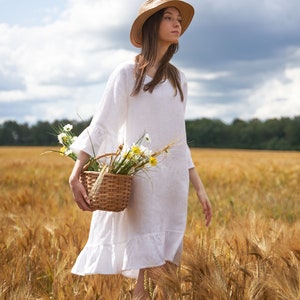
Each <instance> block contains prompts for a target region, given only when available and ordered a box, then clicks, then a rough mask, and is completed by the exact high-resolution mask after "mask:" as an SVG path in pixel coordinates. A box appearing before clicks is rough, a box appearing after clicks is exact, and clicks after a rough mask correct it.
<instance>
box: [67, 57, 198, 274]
mask: <svg viewBox="0 0 300 300" xmlns="http://www.w3.org/2000/svg"><path fill="white" fill-rule="evenodd" d="M180 78H181V86H182V90H183V93H184V101H181V98H180V93H179V92H177V94H176V92H175V90H174V88H173V87H172V85H171V83H170V82H169V80H166V81H164V82H162V83H160V84H159V85H158V86H156V88H155V89H154V91H153V92H152V93H149V92H144V91H141V92H140V93H139V94H138V95H137V96H131V92H132V89H133V86H134V64H133V63H124V64H122V65H120V66H118V67H117V68H116V69H115V71H114V72H113V73H112V75H111V76H110V78H109V80H108V82H107V85H106V88H105V91H104V94H103V97H102V100H101V102H100V105H99V107H98V109H97V110H96V112H95V115H94V117H93V119H92V122H91V124H90V126H89V127H88V128H87V129H85V130H84V131H83V132H82V133H81V135H80V136H79V137H78V138H77V140H76V141H75V143H74V144H73V145H72V149H73V151H74V152H76V153H79V151H80V150H82V151H84V152H86V153H88V154H90V155H91V156H95V155H99V154H103V153H109V152H115V151H116V149H117V148H118V146H119V145H120V144H123V143H124V145H125V146H129V147H130V146H131V145H132V144H134V143H135V142H136V141H137V140H138V139H139V138H140V137H141V135H142V134H143V133H144V132H147V133H148V134H149V136H150V138H151V143H150V144H149V145H148V144H147V145H145V146H146V147H148V148H149V149H151V150H153V151H155V150H159V149H162V148H163V147H164V146H166V145H167V144H169V143H174V145H173V146H172V147H171V149H170V151H169V153H167V154H164V155H162V156H159V157H158V164H157V166H156V167H153V168H151V169H150V171H147V173H143V172H140V173H138V174H137V175H135V176H134V179H133V191H132V197H131V199H130V201H129V206H128V207H127V208H126V209H125V210H124V211H122V212H118V213H115V212H104V211H94V212H93V213H92V220H91V225H90V232H89V237H88V241H87V243H86V245H85V247H84V248H83V250H82V251H81V253H80V254H79V256H78V258H77V260H76V263H75V265H74V266H73V268H72V273H74V274H78V275H89V274H117V273H122V274H123V275H125V276H128V277H137V275H138V271H139V269H141V268H146V267H155V266H161V265H163V264H164V263H165V262H166V261H170V262H173V263H175V264H177V265H178V264H179V261H180V256H181V252H182V242H183V236H184V232H185V227H186V216H187V198H188V188H189V172H188V170H189V168H192V167H193V162H192V159H191V155H190V150H189V148H188V146H187V142H186V131H185V119H184V113H185V106H186V100H187V83H186V78H185V76H184V74H183V73H181V72H180ZM150 80H151V78H150V77H148V76H146V78H145V83H147V82H149V81H150Z"/></svg>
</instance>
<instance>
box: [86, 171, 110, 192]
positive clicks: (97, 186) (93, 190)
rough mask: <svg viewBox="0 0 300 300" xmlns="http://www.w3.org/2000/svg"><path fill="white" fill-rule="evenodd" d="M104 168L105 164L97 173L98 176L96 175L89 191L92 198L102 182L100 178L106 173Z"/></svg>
mask: <svg viewBox="0 0 300 300" xmlns="http://www.w3.org/2000/svg"><path fill="white" fill-rule="evenodd" d="M106 170H107V166H104V167H103V168H102V170H101V171H100V173H99V176H98V177H97V179H96V181H95V183H94V185H93V187H92V189H91V191H90V195H89V196H90V197H91V198H92V197H93V196H94V195H96V194H97V193H98V192H99V189H100V187H101V183H102V180H103V178H104V175H105V173H106Z"/></svg>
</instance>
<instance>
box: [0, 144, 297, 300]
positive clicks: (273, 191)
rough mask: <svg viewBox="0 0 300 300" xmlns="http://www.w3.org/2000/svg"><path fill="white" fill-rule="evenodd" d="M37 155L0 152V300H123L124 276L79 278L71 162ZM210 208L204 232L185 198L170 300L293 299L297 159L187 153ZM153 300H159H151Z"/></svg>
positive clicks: (84, 222)
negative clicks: (184, 219)
mask: <svg viewBox="0 0 300 300" xmlns="http://www.w3.org/2000/svg"><path fill="white" fill-rule="evenodd" d="M45 150H46V149H44V148H39V147H36V148H29V147H28V148H26V147H25V148H9V147H3V148H0V188H1V193H0V202H1V207H0V222H1V229H0V249H1V255H0V265H1V266H2V268H1V272H0V299H9V300H10V299H16V300H17V299H18V300H19V299H87V300H88V299H109V300H110V299H125V300H126V299H130V293H129V290H130V289H132V288H133V286H134V281H133V280H129V279H126V278H124V277H122V276H121V275H115V276H100V275H96V276H87V277H78V276H75V275H71V274H70V269H71V267H72V265H73V263H74V261H75V259H76V257H77V255H78V253H79V251H80V249H81V248H82V247H83V246H84V244H85V242H86V239H87V234H88V228H89V222H90V213H83V212H81V211H80V210H79V209H78V208H77V206H76V205H75V204H74V202H73V200H72V196H71V193H70V190H69V187H68V176H69V173H70V171H71V168H72V165H73V162H72V161H71V160H69V159H67V158H64V157H60V156H59V155H57V154H48V155H40V154H41V153H42V152H43V151H45ZM192 155H193V158H194V161H195V164H196V167H197V169H198V171H199V173H200V175H201V177H202V179H203V182H204V184H205V186H206V188H207V192H208V194H209V196H210V199H211V201H212V203H213V209H214V219H213V223H212V225H211V226H210V227H209V228H208V229H206V228H205V227H204V225H203V224H204V222H203V216H202V212H201V207H200V204H199V203H198V202H197V199H196V197H195V194H194V192H193V190H192V189H191V191H190V195H189V214H188V222H187V231H186V235H185V239H184V252H183V256H182V265H181V268H180V270H179V272H178V273H177V274H169V275H166V276H164V277H163V278H162V279H161V280H160V286H159V289H158V295H159V294H160V292H159V291H160V289H161V288H162V287H163V288H164V289H165V290H166V292H167V294H168V295H169V298H170V299H186V300H188V299H197V300H198V299H210V300H211V299H218V300H222V299H272V300H273V299H289V300H293V299H295V300H296V299H300V296H299V295H300V221H299V217H300V206H299V195H300V185H299V182H300V153H299V152H269V151H242V150H240V151H236V150H201V149H193V150H192ZM157 298H158V299H159V298H160V297H159V296H158V297H157Z"/></svg>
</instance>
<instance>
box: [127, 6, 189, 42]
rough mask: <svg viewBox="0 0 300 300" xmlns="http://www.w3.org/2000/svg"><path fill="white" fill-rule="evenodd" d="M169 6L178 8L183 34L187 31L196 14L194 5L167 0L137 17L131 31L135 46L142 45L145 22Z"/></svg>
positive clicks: (131, 39)
mask: <svg viewBox="0 0 300 300" xmlns="http://www.w3.org/2000/svg"><path fill="white" fill-rule="evenodd" d="M167 7H175V8H177V9H178V11H179V12H180V14H181V17H182V22H181V35H182V34H183V33H184V32H185V31H186V29H187V28H188V26H189V25H190V23H191V21H192V19H193V16H194V8H193V6H192V5H190V4H188V3H186V2H184V1H178V0H177V1H165V2H163V3H161V4H160V5H157V6H155V7H152V8H151V7H149V9H147V10H145V11H143V12H141V13H140V14H139V16H138V17H137V18H136V19H135V21H134V22H133V24H132V27H131V31H130V41H131V43H132V44H133V46H135V47H137V48H141V47H142V28H143V25H144V23H145V22H146V20H147V19H148V18H149V17H151V16H152V15H153V14H155V13H156V12H158V11H159V10H161V9H164V8H167Z"/></svg>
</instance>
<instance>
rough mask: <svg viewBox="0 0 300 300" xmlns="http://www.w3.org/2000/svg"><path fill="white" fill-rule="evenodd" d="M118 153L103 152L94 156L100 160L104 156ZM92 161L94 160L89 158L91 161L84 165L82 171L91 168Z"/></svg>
mask: <svg viewBox="0 0 300 300" xmlns="http://www.w3.org/2000/svg"><path fill="white" fill-rule="evenodd" d="M116 155H118V154H117V153H105V154H101V155H99V156H96V157H94V160H98V159H101V158H104V157H109V156H116ZM91 163H92V161H91V160H89V161H88V162H87V163H86V164H85V165H84V166H83V168H82V171H86V170H87V169H88V168H89V166H90V164H91Z"/></svg>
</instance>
